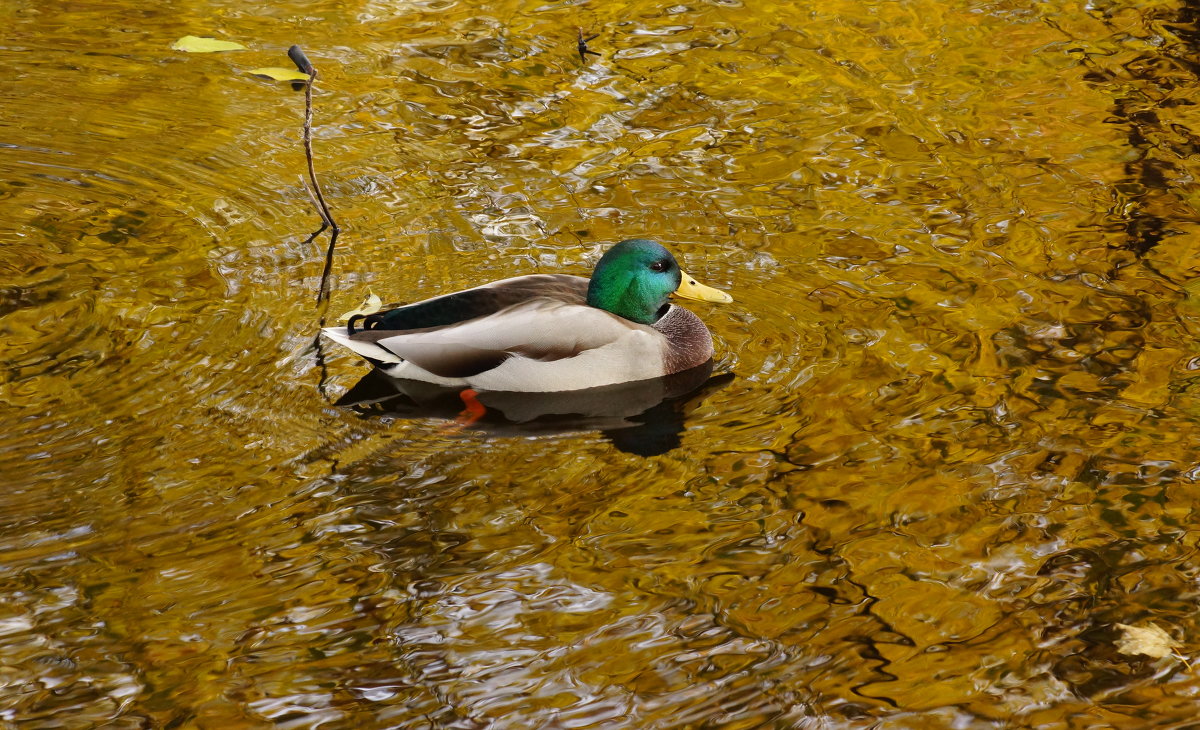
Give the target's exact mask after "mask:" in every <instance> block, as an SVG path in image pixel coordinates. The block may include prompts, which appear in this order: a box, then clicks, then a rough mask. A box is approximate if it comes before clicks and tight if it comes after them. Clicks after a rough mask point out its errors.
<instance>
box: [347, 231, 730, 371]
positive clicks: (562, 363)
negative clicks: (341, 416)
mask: <svg viewBox="0 0 1200 730" xmlns="http://www.w3.org/2000/svg"><path fill="white" fill-rule="evenodd" d="M672 293H674V294H677V295H679V296H681V297H685V298H689V299H699V300H701V301H708V302H731V301H733V298H732V297H730V296H729V295H728V294H726V293H725V292H723V291H719V290H717V289H713V288H712V287H708V286H705V285H703V284H700V283H698V282H697V281H696V280H695V279H693V278H692V277H690V276H688V275H687V274H685V273H684V272H683V271H681V270H680V268H679V264H678V263H676V261H675V257H674V256H672V255H671V253H670V252H669V251H667V249H665V248H663V247H662V246H661V245H659V244H658V243H655V242H654V241H649V240H646V239H633V240H629V241H622V242H620V243H618V244H616V245H615V246H613V247H612V248H610V249H609V250H608V251H607V252H605V254H604V256H602V257H601V258H600V261H599V262H598V263H597V264H596V268H595V270H594V271H593V272H592V277H591V279H590V280H589V279H585V278H583V277H581V276H570V275H566V274H533V275H529V276H518V277H514V278H511V279H502V280H500V281H494V282H492V283H490V284H484V285H483V286H478V287H475V288H474V289H467V290H465V291H460V292H455V293H453V294H444V295H442V296H439V297H434V298H432V299H426V300H424V301H421V302H417V303H415V304H408V305H405V306H403V307H397V308H395V309H389V310H387V311H384V312H378V313H376V314H371V315H367V316H362V315H356V316H354V317H351V318H350V321H349V323H348V324H347V325H346V327H344V328H343V327H329V328H326V329H325V330H324V333H325V335H326V336H327V337H329V338H330V339H332V340H333V341H335V342H337V343H339V344H341V345H344V346H346V347H348V348H350V349H351V350H353V351H354V352H356V353H358V354H359V355H362V356H363V357H364V358H366V359H367V360H369V361H371V362H372V363H373V364H375V365H376V366H378V367H379V368H380V369H381V370H383V371H384V372H386V373H387V374H388V375H391V376H392V377H396V378H404V379H410V380H420V381H423V382H427V383H434V384H437V385H445V386H450V387H462V388H472V389H476V390H484V391H510V392H555V391H567V390H582V389H585V388H596V387H599V386H604V385H614V384H617V383H630V382H635V381H639V380H648V379H650V378H658V377H662V376H665V375H670V374H672V373H677V372H680V371H683V370H687V369H689V368H693V367H696V366H698V365H702V364H704V363H705V362H707V361H708V360H709V359H710V358H712V355H713V344H712V335H710V334H709V332H708V328H706V327H705V326H704V323H703V322H702V321H700V318H699V317H697V316H696V315H694V314H692V313H691V312H689V311H688V310H686V309H683V308H681V307H678V306H675V305H674V304H671V303H670V302H668V301H667V299H668V297H670V295H671V294H672ZM360 319H361V321H362V326H361V328H359V329H355V324H356V322H358V321H359V320H360Z"/></svg>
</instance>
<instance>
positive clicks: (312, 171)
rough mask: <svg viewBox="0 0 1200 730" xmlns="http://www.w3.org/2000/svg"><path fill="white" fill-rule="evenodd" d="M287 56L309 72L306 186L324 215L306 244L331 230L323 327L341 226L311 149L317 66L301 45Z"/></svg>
mask: <svg viewBox="0 0 1200 730" xmlns="http://www.w3.org/2000/svg"><path fill="white" fill-rule="evenodd" d="M288 58H290V59H292V63H295V64H296V68H298V69H300V73H306V74H308V81H307V82H306V83H305V84H304V158H305V160H307V162H308V181H309V183H310V184H311V188H310V187H308V186H305V189H306V190H307V191H308V193H309V195H310V196H311V197H312V198H313V203H314V204H315V205H316V208H317V215H319V216H321V227H320V228H318V229H317V230H316V231H314V232H313V234H312V235H311V236H309V237H308V240H307V241H306V242H305V243H309V242H312V241H313V240H315V239H316V237H317V236H319V235H321V233H322V232H324V231H325V229H326V228H328V229H330V231H331V232H330V234H329V247H328V248H327V249H326V250H325V268H324V270H323V271H322V272H321V286H320V289H319V290H318V291H317V307H318V309H319V312H320V319H321V326H322V327H323V326H325V313H326V312H325V310H326V305H327V304H328V302H329V274H330V272H331V271H332V270H333V250H334V247H335V246H336V245H337V238H338V234H339V233H341V232H342V231H341V229H340V228H338V224H337V222H335V221H334V220H333V214H332V213H330V212H329V205H328V204H327V203H326V202H325V195H324V194H323V193H322V192H321V184H320V183H319V182H317V168H316V165H315V164H314V162H313V151H312V115H313V108H312V87H313V84H314V83H315V82H316V80H317V69H316V68H315V67H314V66H313V65H312V63H311V62H310V61H309V60H308V56H306V55H305V54H304V51H303V50H302V49H301V48H300V46H292V47H291V48H289V49H288Z"/></svg>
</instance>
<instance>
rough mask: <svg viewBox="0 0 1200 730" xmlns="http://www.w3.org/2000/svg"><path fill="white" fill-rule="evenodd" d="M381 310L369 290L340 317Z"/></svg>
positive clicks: (380, 300) (381, 301)
mask: <svg viewBox="0 0 1200 730" xmlns="http://www.w3.org/2000/svg"><path fill="white" fill-rule="evenodd" d="M305 78H308V77H305ZM380 309H383V300H382V299H380V298H379V295H378V294H376V293H374V292H372V291H369V290H368V291H367V296H366V298H365V299H363V300H362V304H360V305H358V307H357V308H355V309H351V310H350V311H349V312H346V313H345V314H343V315H342V316H341V317H339V319H341V320H342V321H343V322H345V321H346V320H348V319H350V318H351V317H357V316H358V315H360V314H362V315H367V314H375V313H376V312H378V311H379V310H380Z"/></svg>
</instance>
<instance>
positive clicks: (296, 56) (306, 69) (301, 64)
mask: <svg viewBox="0 0 1200 730" xmlns="http://www.w3.org/2000/svg"><path fill="white" fill-rule="evenodd" d="M288 58H290V59H292V63H294V64H296V68H298V69H300V71H301V73H303V74H305V75H306V76H310V75H312V73H313V65H312V63H310V62H309V60H308V56H306V55H304V51H303V50H302V49H301V48H300V46H292V47H291V48H289V49H288Z"/></svg>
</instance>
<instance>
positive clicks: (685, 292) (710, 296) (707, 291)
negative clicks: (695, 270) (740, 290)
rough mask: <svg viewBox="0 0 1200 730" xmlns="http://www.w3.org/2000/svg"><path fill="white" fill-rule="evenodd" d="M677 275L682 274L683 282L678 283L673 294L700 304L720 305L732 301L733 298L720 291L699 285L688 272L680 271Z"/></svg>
mask: <svg viewBox="0 0 1200 730" xmlns="http://www.w3.org/2000/svg"><path fill="white" fill-rule="evenodd" d="M679 273H680V274H683V281H681V282H679V288H678V289H676V290H675V293H676V294H677V295H679V296H681V297H683V298H684V299H699V300H700V301H702V302H719V303H721V304H728V303H730V302H732V301H733V297H731V296H729V295H728V294H726V293H725V292H723V291H721V290H720V289H713V288H712V287H711V286H705V285H704V284H701V283H700V282H698V281H696V280H695V279H694V278H692V277H691V276H690V275H689V274H688V272H686V271H683V270H682V269H681V270H680V271H679Z"/></svg>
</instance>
